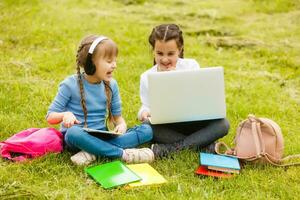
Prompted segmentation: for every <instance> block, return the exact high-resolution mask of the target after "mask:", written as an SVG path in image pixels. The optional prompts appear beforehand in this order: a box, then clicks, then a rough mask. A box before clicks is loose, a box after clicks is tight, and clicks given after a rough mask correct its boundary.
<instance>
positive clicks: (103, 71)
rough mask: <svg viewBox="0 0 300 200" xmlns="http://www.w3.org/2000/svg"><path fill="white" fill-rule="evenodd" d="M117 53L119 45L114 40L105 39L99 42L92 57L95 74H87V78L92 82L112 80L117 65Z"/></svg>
mask: <svg viewBox="0 0 300 200" xmlns="http://www.w3.org/2000/svg"><path fill="white" fill-rule="evenodd" d="M117 54H118V49H117V46H116V44H115V43H114V42H113V41H112V40H104V41H102V42H101V43H100V44H98V45H97V47H96V49H95V52H94V53H93V57H92V61H93V63H94V65H95V66H96V72H95V73H94V74H93V75H86V77H87V80H88V81H89V82H91V83H99V82H101V81H110V80H111V79H112V77H113V72H114V70H115V69H116V67H117V63H116V59H117Z"/></svg>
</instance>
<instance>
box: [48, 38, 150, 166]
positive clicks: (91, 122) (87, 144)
mask: <svg viewBox="0 0 300 200" xmlns="http://www.w3.org/2000/svg"><path fill="white" fill-rule="evenodd" d="M117 54H118V48H117V46H116V44H115V43H114V42H113V41H112V40H111V39H109V38H107V37H104V36H94V35H91V36H87V37H85V38H84V39H83V40H82V41H81V44H80V46H79V48H78V51H77V56H76V62H77V74H75V75H72V76H69V77H67V78H66V79H65V80H64V81H62V82H61V84H60V86H59V90H58V93H57V95H56V97H55V99H54V101H53V102H52V104H51V105H50V107H49V110H48V113H47V117H46V118H47V121H48V123H50V124H58V123H61V132H62V133H63V134H64V139H65V144H66V147H67V148H68V149H70V150H73V151H77V152H78V151H79V152H78V153H76V154H75V155H73V156H72V157H71V160H72V161H73V162H74V163H75V164H78V165H86V164H89V163H91V162H92V161H94V160H95V159H96V156H101V157H110V158H121V159H122V160H123V161H125V162H127V163H138V162H151V161H153V159H154V155H153V152H152V151H151V150H150V149H149V148H142V149H135V148H133V147H136V146H138V145H140V144H143V143H146V142H148V141H150V140H151V139H152V129H151V127H150V126H149V125H148V124H142V125H140V126H136V127H134V128H132V129H128V130H127V126H126V123H125V120H124V119H123V117H122V115H121V99H120V94H119V89H118V85H117V82H116V81H115V80H114V79H113V78H112V75H113V72H114V70H115V69H116V67H117V65H116V58H117ZM81 67H82V68H83V69H84V70H83V72H81V70H80V68H81ZM105 116H108V121H110V122H112V124H113V125H114V126H115V127H114V131H115V132H116V133H119V134H120V135H119V136H118V137H114V138H103V137H102V136H101V135H94V134H93V135H91V134H89V133H88V132H85V131H84V130H83V129H82V128H83V127H86V128H92V129H97V130H107V129H108V128H107V127H106V123H105V118H106V117H105Z"/></svg>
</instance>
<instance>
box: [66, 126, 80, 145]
mask: <svg viewBox="0 0 300 200" xmlns="http://www.w3.org/2000/svg"><path fill="white" fill-rule="evenodd" d="M81 131H82V128H81V127H79V126H72V127H71V128H68V129H67V132H66V133H65V142H66V144H67V145H69V146H73V145H74V141H78V140H80V139H81V137H82V135H81Z"/></svg>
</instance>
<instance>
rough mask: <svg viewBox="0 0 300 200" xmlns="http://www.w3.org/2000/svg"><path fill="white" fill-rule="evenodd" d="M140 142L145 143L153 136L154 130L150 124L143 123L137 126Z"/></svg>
mask: <svg viewBox="0 0 300 200" xmlns="http://www.w3.org/2000/svg"><path fill="white" fill-rule="evenodd" d="M136 131H137V135H138V138H139V143H140V144H143V143H146V142H149V141H151V140H152V138H153V131H152V128H151V126H150V125H149V124H146V123H143V124H141V125H140V126H137V127H136Z"/></svg>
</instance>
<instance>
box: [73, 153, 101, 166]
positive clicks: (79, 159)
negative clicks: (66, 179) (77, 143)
mask: <svg viewBox="0 0 300 200" xmlns="http://www.w3.org/2000/svg"><path fill="white" fill-rule="evenodd" d="M71 160H72V162H73V163H74V164H76V165H88V164H90V163H91V162H93V161H95V160H96V156H95V155H93V154H90V153H88V152H85V151H80V152H78V153H76V154H75V155H73V156H71Z"/></svg>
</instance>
